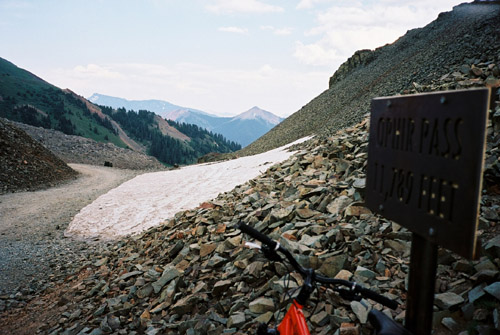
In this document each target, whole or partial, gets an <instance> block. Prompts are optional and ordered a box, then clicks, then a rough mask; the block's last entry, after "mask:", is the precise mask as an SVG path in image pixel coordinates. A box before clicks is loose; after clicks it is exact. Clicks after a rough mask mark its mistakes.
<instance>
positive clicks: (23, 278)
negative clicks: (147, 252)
mask: <svg viewBox="0 0 500 335" xmlns="http://www.w3.org/2000/svg"><path fill="white" fill-rule="evenodd" d="M70 166H71V167H72V168H73V169H75V170H76V171H78V172H79V173H80V175H79V177H78V179H76V180H73V181H70V182H68V183H65V184H62V185H60V186H58V187H54V188H50V189H46V190H41V191H36V192H20V193H10V194H4V195H1V196H0V295H4V296H5V295H15V294H19V292H21V293H22V294H24V295H26V294H30V293H34V292H35V291H38V290H40V289H44V288H46V287H48V286H50V285H53V284H54V282H57V281H58V280H59V279H64V277H65V276H66V275H67V274H69V273H71V272H72V270H73V269H74V268H76V267H78V266H79V265H81V263H82V262H84V261H86V258H87V255H88V254H89V253H90V252H95V251H96V250H99V249H100V248H102V247H103V244H99V243H86V242H78V241H74V240H73V239H70V238H65V237H64V235H63V233H64V230H65V229H66V228H67V226H68V224H69V223H70V222H71V220H72V218H73V217H74V216H75V215H76V214H77V213H78V212H79V211H80V210H81V209H82V208H83V207H85V206H86V205H88V204H90V203H91V202H92V201H94V200H95V199H96V198H97V197H99V196H100V195H102V194H104V193H106V192H107V191H109V190H111V189H113V188H115V187H117V186H118V185H120V184H121V183H123V182H125V181H127V180H129V179H131V178H133V177H135V176H137V175H139V174H142V173H143V171H138V170H123V169H114V168H106V167H100V166H91V165H83V164H70Z"/></svg>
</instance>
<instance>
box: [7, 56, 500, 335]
mask: <svg viewBox="0 0 500 335" xmlns="http://www.w3.org/2000/svg"><path fill="white" fill-rule="evenodd" d="M496 68H497V64H495V63H492V62H486V63H478V64H477V66H474V67H469V71H465V68H464V69H463V70H464V71H463V72H457V71H453V72H449V73H447V74H445V75H443V76H442V77H441V78H438V79H435V80H434V81H433V82H432V83H430V84H429V85H425V86H419V87H418V90H421V91H432V90H442V89H445V88H447V87H449V86H450V85H453V86H455V87H456V88H464V87H469V85H479V84H480V83H482V85H484V82H483V81H482V79H478V78H476V77H475V75H474V73H479V70H480V71H482V72H483V74H485V75H487V76H489V75H490V74H491V73H492V72H493V71H495V70H494V69H496ZM464 72H466V73H464ZM416 91H417V88H414V89H413V90H412V91H411V92H409V93H415V92H416ZM496 93H497V95H496V96H495V99H496V102H495V105H494V106H493V109H492V110H491V120H492V122H490V124H489V128H488V145H487V151H486V154H487V158H486V163H485V183H484V191H483V196H482V199H481V208H480V218H479V231H478V238H479V243H478V244H479V246H480V256H479V258H478V259H477V260H475V261H468V260H466V259H463V258H461V257H460V256H457V255H455V254H454V253H452V252H450V251H447V250H445V249H440V250H439V261H438V264H439V266H438V270H437V281H436V295H435V306H434V329H435V334H462V335H465V334H483V335H486V334H495V333H498V331H499V330H500V320H499V315H500V314H499V313H500V270H499V269H500V235H499V228H500V226H499V221H500V216H499V213H500V188H499V187H498V185H499V181H500V163H499V152H498V144H499V143H500V132H499V130H500V122H498V121H499V119H500V101H499V100H500V98H499V97H498V93H499V92H496ZM368 127H369V125H368V120H367V119H364V120H363V121H362V122H361V123H359V124H357V125H355V126H354V127H351V128H346V129H343V130H341V131H339V132H337V133H336V134H335V135H332V136H327V135H320V136H317V137H316V138H315V139H313V140H311V141H309V142H307V143H306V144H305V146H304V147H303V150H301V151H299V152H298V153H296V154H294V155H293V156H292V157H291V158H290V159H289V160H287V161H285V162H283V163H281V164H277V165H275V166H273V167H272V168H270V169H269V170H267V171H266V173H264V174H263V175H261V176H260V177H258V178H255V179H253V180H251V181H249V182H247V183H245V184H243V185H241V186H239V187H236V188H235V189H234V190H232V191H231V192H227V193H224V194H221V195H219V196H218V197H217V198H216V199H213V200H211V201H208V202H206V203H203V204H201V205H200V206H199V207H198V208H195V209H192V210H188V211H184V212H180V213H177V214H176V215H175V217H174V218H172V219H168V220H166V221H165V222H164V224H162V225H160V226H158V227H156V228H153V229H150V230H149V231H147V232H144V233H143V234H141V235H137V236H133V237H129V238H126V239H124V240H122V241H119V242H118V243H116V244H113V245H111V246H110V247H109V248H108V249H107V250H104V251H102V252H100V253H99V254H95V255H94V256H91V257H89V259H88V261H87V262H86V263H85V264H82V267H81V268H80V270H79V271H78V272H77V273H75V274H74V275H72V276H69V277H67V278H66V279H65V280H64V281H63V282H59V283H57V284H56V285H54V286H53V287H52V288H51V289H49V290H46V291H45V292H44V293H42V294H40V296H38V297H35V298H33V297H25V296H22V295H21V296H16V297H14V296H9V297H0V308H3V309H5V310H6V312H4V314H2V316H1V318H0V332H2V331H3V332H8V333H12V334H31V333H39V334H81V335H83V334H93V335H96V334H196V335H197V334H221V333H227V334H250V333H253V332H254V331H255V327H256V323H257V322H259V321H260V322H270V323H274V322H276V320H278V318H279V313H278V310H280V309H281V308H283V307H286V301H282V297H283V294H284V293H285V292H291V293H293V292H295V291H294V288H296V287H297V286H298V285H300V284H301V279H300V277H299V276H297V275H296V274H292V275H291V276H287V270H286V269H285V268H284V267H283V266H281V265H279V264H275V263H271V262H268V261H267V260H266V259H265V258H264V257H263V256H262V255H261V254H259V253H257V252H255V251H252V250H249V249H246V248H245V247H244V246H243V241H244V239H245V237H244V236H243V235H242V234H241V233H240V232H239V231H238V230H236V229H234V225H235V224H236V223H237V222H239V221H243V222H245V223H247V224H250V225H252V226H254V227H255V228H257V229H258V230H260V231H262V232H265V233H266V234H270V235H271V236H272V237H273V238H275V239H279V241H280V243H282V244H283V245H284V246H286V247H287V248H288V249H290V250H292V251H293V252H294V253H295V254H296V257H297V258H298V259H299V260H300V262H301V263H302V265H303V266H307V267H312V268H314V269H317V270H318V271H320V272H322V273H323V274H325V275H328V276H332V277H333V276H335V277H338V278H345V279H351V280H354V281H357V282H359V283H362V284H363V285H364V286H367V287H370V288H372V289H374V290H376V291H378V292H380V293H382V294H384V295H386V296H388V297H390V298H393V299H396V300H397V301H398V302H399V303H400V304H401V305H400V307H399V308H398V309H397V310H396V311H391V310H387V309H385V308H383V306H381V305H377V304H375V305H373V307H372V308H376V309H379V310H383V311H384V313H387V314H388V315H390V316H391V317H393V318H395V319H396V320H398V321H402V320H403V319H404V308H405V298H406V278H407V275H408V270H409V254H410V243H411V242H410V240H411V233H410V232H409V231H407V230H406V229H404V228H402V227H400V226H398V225H397V224H395V223H393V222H390V221H388V220H386V219H384V218H382V217H379V216H377V215H374V214H372V213H371V212H370V211H369V210H368V209H367V208H365V207H364V205H363V194H364V187H365V167H366V157H367V146H368V142H367V141H368ZM2 304H3V307H2ZM11 304H12V305H16V306H19V305H24V306H25V307H24V309H12V308H11V307H10V306H11ZM367 312H368V309H367V308H366V307H364V306H363V305H362V304H360V303H356V302H354V303H349V302H347V301H344V300H343V299H341V298H340V297H338V296H337V295H336V294H334V293H333V292H332V291H331V290H330V289H328V288H320V289H319V290H318V291H317V292H316V293H315V295H313V297H312V299H311V301H310V305H309V306H307V308H306V310H305V314H306V317H307V319H308V323H309V325H310V327H311V331H312V333H315V334H331V333H334V332H335V330H337V329H338V328H339V327H340V328H341V333H342V332H345V333H348V332H349V334H361V333H362V334H367V333H369V331H370V326H369V325H368V324H367ZM345 333H344V334H345Z"/></svg>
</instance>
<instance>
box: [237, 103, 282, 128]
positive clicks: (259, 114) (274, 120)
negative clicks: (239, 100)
mask: <svg viewBox="0 0 500 335" xmlns="http://www.w3.org/2000/svg"><path fill="white" fill-rule="evenodd" d="M234 119H240V120H257V119H261V120H264V121H266V122H268V123H270V124H273V125H277V124H278V123H280V122H281V121H283V119H282V118H280V117H279V116H277V115H274V114H273V113H271V112H268V111H265V110H263V109H261V108H259V107H257V106H254V107H252V108H250V109H249V110H247V111H246V112H243V113H241V114H239V115H237V116H235V117H234Z"/></svg>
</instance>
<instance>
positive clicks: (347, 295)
mask: <svg viewBox="0 0 500 335" xmlns="http://www.w3.org/2000/svg"><path fill="white" fill-rule="evenodd" d="M335 291H336V292H338V293H339V295H340V296H341V297H342V298H344V299H345V300H349V301H361V299H363V297H362V296H360V295H359V294H356V293H355V292H353V291H352V290H347V289H343V288H338V289H335Z"/></svg>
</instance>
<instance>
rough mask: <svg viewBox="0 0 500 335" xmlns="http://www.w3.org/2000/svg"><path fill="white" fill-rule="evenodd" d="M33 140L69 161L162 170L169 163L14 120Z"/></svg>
mask: <svg viewBox="0 0 500 335" xmlns="http://www.w3.org/2000/svg"><path fill="white" fill-rule="evenodd" d="M13 124H14V125H15V126H16V127H18V128H20V129H22V130H24V131H25V132H26V133H27V134H29V135H30V136H31V137H32V138H33V139H35V140H36V141H38V142H39V143H41V144H42V145H43V146H44V147H46V148H47V149H48V150H50V151H51V152H53V153H54V154H55V155H56V156H58V157H59V158H61V159H62V160H64V161H65V162H66V163H78V164H90V165H101V166H102V165H104V163H105V162H108V163H109V164H110V165H111V166H112V167H115V168H119V169H131V170H160V169H164V168H165V166H164V165H163V164H161V163H160V162H159V161H158V160H157V159H156V158H154V157H152V156H148V155H146V154H143V153H141V152H138V151H134V150H131V149H123V148H119V147H117V146H116V145H114V144H112V143H103V142H96V141H94V140H92V139H90V138H85V137H81V136H76V135H66V134H64V133H62V132H60V131H57V130H51V129H45V128H41V127H33V126H30V125H27V124H24V123H18V122H13Z"/></svg>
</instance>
